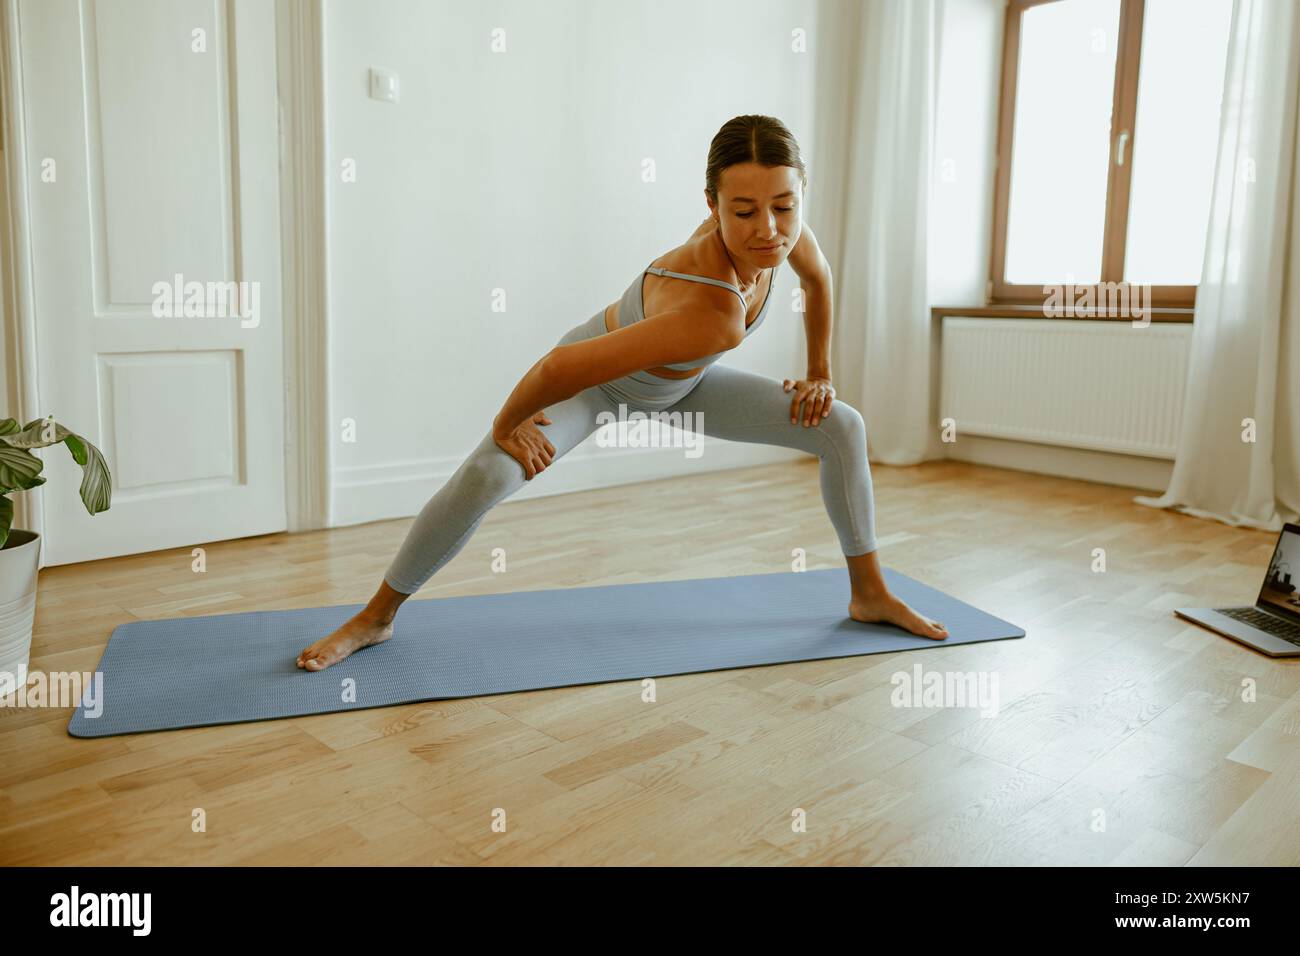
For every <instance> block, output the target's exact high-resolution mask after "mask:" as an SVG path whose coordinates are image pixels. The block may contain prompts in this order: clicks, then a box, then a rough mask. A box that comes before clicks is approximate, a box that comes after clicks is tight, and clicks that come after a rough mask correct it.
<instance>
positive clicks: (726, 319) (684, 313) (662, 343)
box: [492, 290, 745, 439]
mask: <svg viewBox="0 0 1300 956" xmlns="http://www.w3.org/2000/svg"><path fill="white" fill-rule="evenodd" d="M721 296H726V298H725V299H724V298H721ZM728 299H730V300H731V301H727V300H728ZM733 303H734V304H733ZM744 325H745V313H744V310H743V309H741V307H740V303H738V302H735V296H732V295H728V294H727V293H725V292H721V290H720V302H719V305H718V307H717V308H716V309H711V308H708V307H701V306H698V305H697V306H695V307H693V308H691V309H690V310H685V309H670V310H668V311H666V312H660V313H658V314H657V315H655V317H654V318H652V319H643V320H642V321H640V322H637V323H634V324H633V325H629V326H625V327H623V328H621V329H615V330H614V331H613V332H606V333H605V334H604V335H597V336H595V337H594V338H590V339H584V340H583V341H581V342H570V343H569V344H567V345H557V346H556V347H555V348H553V349H551V351H549V352H548V353H546V355H544V356H542V358H541V359H539V360H538V361H537V362H536V363H534V364H533V367H532V368H530V369H529V370H528V371H527V372H525V373H524V377H523V378H522V379H520V380H519V384H518V385H516V386H515V389H514V391H512V392H511V393H510V397H509V398H507V399H506V403H505V405H504V406H503V407H502V409H501V411H500V412H499V413H498V414H497V417H496V418H495V419H493V421H492V435H493V437H494V438H498V439H500V438H504V437H505V436H507V435H509V434H511V433H512V432H513V431H514V430H515V429H516V428H518V427H519V426H520V425H522V424H523V423H524V422H526V421H529V420H531V419H532V417H533V416H534V415H536V414H537V412H538V411H539V410H541V409H543V408H546V407H548V406H550V405H554V404H555V403H556V402H562V401H564V400H565V399H567V398H572V397H573V396H574V395H577V394H578V393H579V392H581V391H583V390H584V389H587V388H591V387H592V386H593V385H600V384H601V383H603V382H611V381H613V380H614V379H616V378H622V377H623V376H624V375H630V374H631V373H632V372H639V371H642V370H643V369H647V368H656V367H658V366H660V365H674V364H679V363H681V362H693V361H695V360H696V359H700V358H704V357H705V356H706V355H714V354H716V353H718V352H725V351H727V350H728V349H733V348H735V347H736V346H737V345H739V344H740V343H741V341H742V340H743V339H744V332H743V329H744Z"/></svg>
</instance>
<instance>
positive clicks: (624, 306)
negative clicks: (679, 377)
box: [618, 263, 780, 372]
mask: <svg viewBox="0 0 1300 956" xmlns="http://www.w3.org/2000/svg"><path fill="white" fill-rule="evenodd" d="M778 268H780V263H777V264H776V265H775V266H773V267H772V275H771V277H770V278H769V279H768V286H767V297H766V298H765V299H764V300H763V307H762V308H760V309H759V310H758V315H756V316H755V317H754V321H753V322H751V323H750V324H749V327H748V328H746V329H745V337H746V338H748V337H749V333H750V332H753V331H754V330H755V329H756V328H758V327H759V326H760V325H762V324H763V317H764V316H765V315H767V307H768V306H769V305H770V304H771V302H772V283H774V282H775V281H776V270H777V269H778ZM647 272H653V273H654V274H655V275H657V276H673V277H674V278H677V279H690V280H691V281H692V282H707V283H709V284H710V285H716V286H721V287H722V288H724V289H730V290H731V291H732V292H734V293H736V295H738V296H740V301H741V304H742V305H743V306H744V307H745V308H746V309H748V308H749V303H748V302H746V301H745V294H744V293H743V292H741V291H740V289H738V288H737V287H736V286H734V285H732V284H731V283H730V282H723V281H722V280H721V279H712V278H710V277H709V276H696V275H690V274H689V273H685V272H669V271H668V270H667V269H660V268H659V267H658V266H653V265H651V266H647V267H646V268H645V270H644V271H642V273H641V274H640V275H638V276H637V277H636V278H635V279H633V280H632V284H631V285H630V286H628V287H627V291H626V292H624V293H623V298H621V299H619V302H618V325H619V328H625V327H626V326H629V325H633V324H635V323H637V322H640V321H641V320H642V319H644V318H645V301H644V299H645V274H646V273H647ZM725 354H726V353H725V352H717V353H715V354H713V355H707V356H705V357H704V358H702V359H696V360H695V361H693V362H679V363H678V364H676V365H665V366H664V368H671V369H677V370H678V371H682V372H685V371H687V370H689V369H693V368H700V367H702V366H705V365H712V364H713V363H714V362H716V361H717V360H718V359H720V358H721V357H722V356H723V355H725Z"/></svg>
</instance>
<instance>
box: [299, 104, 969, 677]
mask: <svg viewBox="0 0 1300 956" xmlns="http://www.w3.org/2000/svg"><path fill="white" fill-rule="evenodd" d="M806 187H807V174H806V171H805V168H804V163H803V160H802V158H801V157H800V154H799V147H798V144H797V143H796V142H795V139H794V137H793V136H792V135H791V134H790V131H789V130H788V129H786V127H785V125H784V124H782V123H781V121H780V120H777V119H773V118H772V117H768V116H738V117H736V118H735V119H733V120H731V121H729V122H728V123H727V124H726V125H724V126H723V127H722V129H721V130H719V131H718V134H717V136H715V137H714V138H713V142H712V144H711V145H710V147H709V161H708V168H707V170H706V172H705V189H704V196H705V199H706V201H707V202H708V205H709V210H710V216H709V218H708V219H706V220H705V221H704V222H703V224H701V225H700V227H699V228H698V229H696V230H695V234H694V235H693V236H691V238H690V239H689V240H687V242H686V243H685V244H683V245H681V246H678V247H677V248H676V249H674V250H672V251H671V252H669V253H667V254H666V255H663V256H661V257H659V258H658V259H657V260H655V262H653V263H651V265H650V267H649V268H647V269H646V270H645V271H644V272H642V273H641V275H639V276H637V277H636V279H634V280H633V281H632V284H631V285H630V286H629V287H628V289H627V291H626V292H625V293H624V294H623V296H622V298H621V299H620V300H619V301H618V302H615V303H612V304H611V305H609V306H608V307H606V308H605V309H602V310H601V311H599V312H597V313H596V314H595V315H593V316H592V317H591V318H590V319H588V320H587V321H585V322H583V323H581V324H580V325H578V326H575V327H574V328H572V329H570V330H569V331H568V332H566V333H565V334H564V336H562V337H561V338H560V340H559V342H557V343H556V345H555V347H554V348H553V349H552V350H551V351H550V352H549V353H548V354H547V355H545V356H544V357H543V358H542V359H541V360H540V361H539V362H537V364H535V365H534V366H533V367H532V368H531V369H529V370H528V372H527V373H526V374H525V375H524V377H523V379H521V380H520V382H519V384H518V385H517V386H516V387H515V389H514V391H513V392H511V393H510V397H509V398H508V399H507V400H506V403H505V406H504V407H503V408H502V409H501V411H500V413H499V414H498V415H497V416H496V419H495V420H494V422H493V427H492V430H491V431H490V432H489V433H488V434H487V435H485V436H484V437H483V439H482V441H480V442H479V445H478V447H477V448H475V449H474V451H473V452H471V453H470V455H469V457H468V458H466V459H465V461H464V462H463V463H462V464H461V466H460V468H459V469H457V471H456V473H455V474H454V475H452V476H451V478H450V479H449V480H448V481H447V483H446V484H445V485H444V486H443V487H442V488H441V489H439V491H438V493H437V494H435V495H434V496H433V497H432V498H431V499H430V500H429V501H428V503H427V504H425V506H424V508H423V509H421V511H420V513H419V514H418V515H417V516H416V518H415V521H414V523H413V524H412V525H411V529H410V531H409V532H408V533H407V536H406V540H405V541H404V542H403V543H402V547H401V549H400V550H399V551H398V553H397V556H396V557H395V558H394V559H393V562H392V564H391V566H390V567H389V569H388V571H387V572H386V573H385V574H384V580H383V582H382V583H381V584H380V586H379V590H378V591H377V592H376V594H375V596H374V597H373V598H371V600H370V603H369V604H368V605H367V606H366V607H365V609H364V610H362V611H360V612H359V613H358V614H356V615H355V616H354V617H353V618H352V619H351V620H349V621H348V622H347V623H345V624H344V625H343V626H342V627H340V628H339V629H338V630H336V631H334V632H333V633H332V634H329V635H328V636H326V637H324V638H322V639H321V640H319V641H317V642H316V643H315V644H312V645H311V646H310V647H308V648H305V649H304V650H303V652H302V653H301V654H299V655H298V666H299V667H302V668H305V669H307V670H322V669H323V668H326V667H329V666H330V665H331V664H336V663H338V662H339V661H340V660H342V659H343V658H345V657H347V656H348V655H349V654H351V653H353V652H354V651H356V650H359V649H360V648H362V647H367V646H369V645H371V644H378V643H381V642H383V641H386V640H388V639H389V638H390V637H392V634H393V624H392V622H393V617H394V615H395V614H396V613H397V609H398V607H400V606H401V604H402V602H403V601H405V600H406V598H407V597H409V596H410V595H411V594H413V593H414V592H415V591H417V590H419V588H420V587H421V586H422V585H423V584H424V583H425V581H427V580H428V579H429V578H430V577H432V575H433V574H434V573H435V572H436V571H437V570H438V569H439V568H441V567H442V566H443V565H444V564H446V563H447V562H448V561H450V560H451V559H452V558H453V557H454V556H455V555H456V554H457V553H458V552H459V551H460V549H461V548H462V547H464V545H465V543H466V542H467V541H468V540H469V538H470V536H471V535H472V534H473V533H474V531H475V530H476V529H477V528H478V526H479V524H480V522H481V521H482V520H483V517H484V515H486V514H487V512H488V511H489V510H491V508H492V506H493V505H495V504H497V503H498V502H499V501H501V500H502V499H504V498H507V497H509V496H510V495H511V494H513V493H514V492H515V491H517V490H518V489H519V488H520V487H522V485H523V483H524V482H525V481H531V480H532V479H533V478H534V477H535V476H536V475H537V474H538V473H540V472H542V471H544V470H545V469H546V468H549V467H550V466H551V465H552V464H554V463H555V462H556V461H557V460H558V459H559V458H560V457H561V456H563V455H564V454H565V453H566V452H567V451H569V449H571V448H573V447H574V446H575V445H577V444H578V443H579V442H581V441H582V440H583V439H585V438H586V437H587V436H588V435H590V434H591V433H592V432H593V431H594V430H595V429H596V427H597V416H598V415H599V414H600V413H601V412H611V413H613V414H614V415H615V416H617V415H618V407H619V404H620V403H622V404H625V405H626V406H627V409H628V411H632V410H638V409H639V410H641V411H643V412H651V411H663V412H665V413H667V414H671V413H674V412H687V411H691V412H696V413H697V414H698V417H696V418H695V420H697V421H701V423H702V425H701V430H702V431H703V432H704V434H705V435H712V436H715V437H718V438H726V439H731V440H733V441H745V442H763V443H767V444H775V445H786V446H789V447H793V448H799V449H802V450H804V451H808V452H811V453H813V454H815V455H817V456H818V457H819V458H820V459H821V472H820V474H821V491H822V499H823V501H824V502H825V505H826V510H827V513H828V514H829V515H830V518H831V521H832V523H833V524H834V526H835V532H836V534H837V536H838V537H839V540H840V545H841V549H842V550H843V551H844V555H845V560H846V561H847V562H848V567H849V578H850V581H851V585H852V588H851V590H852V594H851V597H850V601H849V616H850V617H852V618H853V619H854V620H858V621H864V622H887V623H890V624H896V625H898V626H899V627H902V628H904V629H905V630H908V631H910V632H911V633H913V634H919V635H921V636H923V637H930V638H934V639H935V640H942V639H943V638H945V637H947V636H948V632H947V630H946V629H945V628H944V627H943V625H942V624H939V623H937V622H935V621H932V620H930V619H929V618H927V617H924V616H922V615H920V614H917V613H916V612H915V611H914V610H912V608H910V607H909V606H908V605H907V604H905V603H904V602H903V601H901V600H899V599H898V598H897V597H895V596H894V595H893V594H891V593H890V592H889V590H888V589H887V588H886V586H885V582H884V579H883V578H882V576H881V573H880V562H879V560H878V558H877V556H876V537H875V516H874V505H873V502H872V494H871V472H870V468H869V465H868V463H867V435H866V428H865V426H864V423H863V421H862V416H861V415H860V414H859V413H858V411H857V410H856V409H854V408H853V407H852V406H850V405H845V404H844V403H843V402H840V403H834V401H833V400H834V396H835V390H834V389H833V388H832V387H831V382H830V358H829V353H830V327H831V322H830V306H831V276H830V269H829V268H828V266H827V264H826V260H825V259H824V257H823V256H822V254H821V250H820V249H819V248H818V246H817V240H816V237H814V236H813V233H812V230H811V229H809V228H808V227H807V226H806V225H804V224H803V221H802V212H803V209H802V206H803V193H804V189H805V188H806ZM785 261H788V262H789V263H790V266H791V268H793V269H794V271H795V273H796V274H797V275H798V277H799V279H800V282H801V284H802V286H803V288H804V289H805V291H806V292H807V293H808V296H807V298H808V303H809V310H808V313H807V316H806V319H805V327H806V329H807V331H808V365H809V371H808V377H807V378H804V379H796V380H792V379H786V380H785V382H784V383H779V382H777V381H776V380H775V379H770V378H766V377H764V376H762V375H755V374H753V373H751V372H742V371H740V370H738V369H733V368H729V367H727V366H724V365H716V364H714V363H715V362H716V361H717V359H718V358H719V357H720V356H721V355H722V354H723V353H724V352H727V351H729V350H731V349H733V348H736V347H737V346H738V345H739V344H740V343H741V342H742V341H743V340H744V339H745V338H746V337H747V336H748V335H749V334H750V333H752V332H753V331H754V330H755V329H756V328H757V327H758V325H759V324H760V323H761V322H762V321H763V318H764V315H765V314H766V312H767V308H768V305H769V301H770V294H771V291H772V278H773V275H774V274H775V272H776V270H777V268H778V267H779V266H780V265H781V263H782V262H785ZM832 406H833V408H832ZM546 408H549V409H550V412H549V415H548V413H547V412H546V411H545V409H546ZM801 413H802V418H803V420H802V422H799V421H797V419H799V417H800V414H801ZM685 420H687V421H690V420H691V419H690V418H687V419H685Z"/></svg>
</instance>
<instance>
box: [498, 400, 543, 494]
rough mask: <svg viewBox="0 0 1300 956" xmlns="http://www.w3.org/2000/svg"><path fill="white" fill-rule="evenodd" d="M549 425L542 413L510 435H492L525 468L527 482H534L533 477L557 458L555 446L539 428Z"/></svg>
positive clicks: (503, 449) (502, 448)
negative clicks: (539, 426)
mask: <svg viewBox="0 0 1300 956" xmlns="http://www.w3.org/2000/svg"><path fill="white" fill-rule="evenodd" d="M549 424H551V420H550V419H549V418H547V417H546V412H545V411H540V412H538V413H537V414H536V415H534V416H533V417H532V420H531V421H526V422H524V423H523V424H522V425H520V426H519V427H518V428H516V429H515V430H514V431H513V432H511V433H510V434H509V435H505V436H501V435H497V434H496V433H495V432H493V434H492V440H493V441H495V442H496V443H497V446H498V447H499V448H501V450H502V451H504V452H505V453H506V454H507V455H509V456H510V457H511V458H513V459H514V460H515V461H517V462H519V464H521V465H523V466H524V480H525V481H532V480H533V476H534V475H536V474H538V473H540V472H541V471H543V470H544V469H545V468H546V466H547V465H549V464H550V463H551V461H552V460H553V459H554V458H555V446H554V445H552V444H551V442H550V440H549V439H548V438H547V437H546V435H545V434H543V432H542V430H541V429H540V428H538V427H537V426H538V425H549Z"/></svg>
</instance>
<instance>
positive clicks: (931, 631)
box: [849, 594, 948, 641]
mask: <svg viewBox="0 0 1300 956" xmlns="http://www.w3.org/2000/svg"><path fill="white" fill-rule="evenodd" d="M849 617H851V618H853V620H855V621H861V622H862V623H864V624H897V625H898V626H899V627H901V628H902V629H903V630H905V631H910V632H911V633H913V634H918V635H920V636H921V637H928V638H930V639H931V640H935V641H942V640H943V639H944V638H945V637H947V636H948V629H947V628H946V627H944V626H943V625H942V624H940V623H939V622H938V621H932V620H930V618H928V617H926V616H925V615H923V614H917V613H916V612H915V611H913V610H912V609H911V608H910V607H908V605H906V604H905V603H903V602H902V601H900V600H899V599H898V598H896V597H894V595H892V594H884V595H881V596H880V597H876V598H856V597H855V598H853V600H851V601H849Z"/></svg>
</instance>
